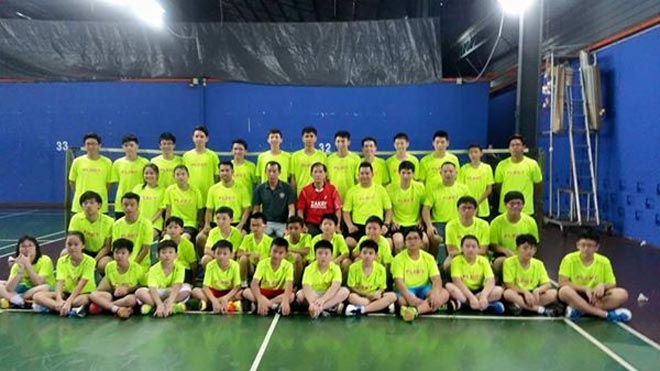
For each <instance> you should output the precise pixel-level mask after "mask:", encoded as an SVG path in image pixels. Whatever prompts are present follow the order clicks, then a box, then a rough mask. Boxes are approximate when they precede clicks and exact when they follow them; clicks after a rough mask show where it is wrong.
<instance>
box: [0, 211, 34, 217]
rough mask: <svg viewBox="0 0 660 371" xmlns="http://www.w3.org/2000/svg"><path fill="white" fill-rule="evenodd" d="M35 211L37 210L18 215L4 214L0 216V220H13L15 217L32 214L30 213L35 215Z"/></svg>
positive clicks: (22, 212)
mask: <svg viewBox="0 0 660 371" xmlns="http://www.w3.org/2000/svg"><path fill="white" fill-rule="evenodd" d="M37 211H38V210H28V211H21V212H20V213H11V214H4V215H0V219H5V218H13V217H15V216H21V215H27V214H32V213H36V212H37Z"/></svg>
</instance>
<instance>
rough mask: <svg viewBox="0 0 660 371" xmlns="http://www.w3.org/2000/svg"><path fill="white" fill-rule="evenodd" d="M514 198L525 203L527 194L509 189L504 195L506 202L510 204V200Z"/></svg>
mask: <svg viewBox="0 0 660 371" xmlns="http://www.w3.org/2000/svg"><path fill="white" fill-rule="evenodd" d="M513 200H520V201H522V202H523V203H525V196H524V195H523V194H522V192H518V191H509V192H507V193H506V194H505V195H504V204H505V205H506V204H508V203H509V201H513Z"/></svg>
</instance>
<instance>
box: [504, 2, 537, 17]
mask: <svg viewBox="0 0 660 371" xmlns="http://www.w3.org/2000/svg"><path fill="white" fill-rule="evenodd" d="M498 1H499V3H500V6H501V7H502V10H504V12H505V13H507V14H512V15H519V14H523V13H525V11H526V10H527V9H528V8H529V6H530V5H532V2H534V1H535V0H498Z"/></svg>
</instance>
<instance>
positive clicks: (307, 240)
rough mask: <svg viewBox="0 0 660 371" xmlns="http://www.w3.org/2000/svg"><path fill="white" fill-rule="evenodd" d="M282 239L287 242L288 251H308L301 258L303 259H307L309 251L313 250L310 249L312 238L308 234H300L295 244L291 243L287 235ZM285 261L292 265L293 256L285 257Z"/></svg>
mask: <svg viewBox="0 0 660 371" xmlns="http://www.w3.org/2000/svg"><path fill="white" fill-rule="evenodd" d="M284 239H286V240H287V242H289V251H291V249H296V250H302V249H305V248H307V249H308V251H307V255H305V256H303V257H304V258H305V259H307V258H308V257H309V251H311V250H313V248H312V236H311V235H310V234H309V233H301V234H300V239H299V240H298V242H296V243H293V242H292V241H291V236H290V235H288V234H287V235H286V236H284ZM286 260H288V261H290V262H292V263H293V262H294V260H295V259H294V258H293V256H291V255H287V256H286Z"/></svg>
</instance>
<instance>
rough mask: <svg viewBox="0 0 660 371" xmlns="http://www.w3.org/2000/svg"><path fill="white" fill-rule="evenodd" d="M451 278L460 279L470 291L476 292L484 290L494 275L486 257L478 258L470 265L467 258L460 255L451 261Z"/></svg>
mask: <svg viewBox="0 0 660 371" xmlns="http://www.w3.org/2000/svg"><path fill="white" fill-rule="evenodd" d="M451 277H452V278H460V279H461V280H462V281H463V283H464V284H465V286H467V288H468V289H470V290H472V291H474V290H479V289H481V288H483V287H484V284H485V282H486V280H487V279H489V278H493V277H494V275H493V270H492V269H491V268H490V264H489V263H488V259H486V258H485V257H483V256H477V259H476V260H475V261H474V263H472V264H470V263H468V261H467V260H466V259H465V256H463V255H458V256H455V257H454V258H453V259H452V260H451Z"/></svg>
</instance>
